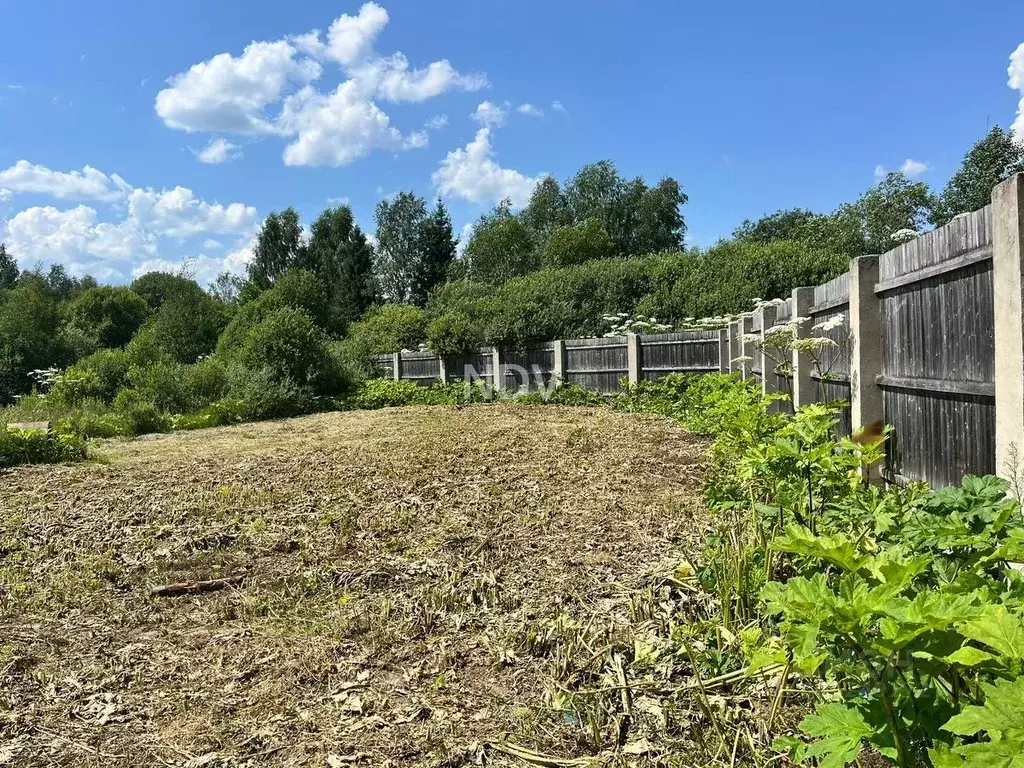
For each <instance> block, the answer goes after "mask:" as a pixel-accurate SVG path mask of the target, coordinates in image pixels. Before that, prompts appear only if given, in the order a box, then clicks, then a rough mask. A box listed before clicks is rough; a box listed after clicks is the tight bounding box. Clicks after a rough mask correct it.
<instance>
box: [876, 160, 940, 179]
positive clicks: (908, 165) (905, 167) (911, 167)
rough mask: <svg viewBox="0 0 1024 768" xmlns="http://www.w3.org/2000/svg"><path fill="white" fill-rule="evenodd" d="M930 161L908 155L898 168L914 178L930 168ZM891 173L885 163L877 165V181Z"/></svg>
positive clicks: (910, 177)
mask: <svg viewBox="0 0 1024 768" xmlns="http://www.w3.org/2000/svg"><path fill="white" fill-rule="evenodd" d="M929 167H930V166H929V165H928V163H924V162H921V161H920V160H914V159H913V158H910V157H908V158H907V159H906V160H904V161H903V163H902V164H901V165H900V167H899V168H898V169H897V170H898V172H899V173H902V174H903V175H904V176H906V177H907V178H908V179H912V178H914V177H916V176H920V175H921V174H922V173H924V172H925V171H927V170H928V169H929ZM888 175H889V169H888V168H886V167H885V166H884V165H876V166H875V181H882V180H884V179H885V177H886V176H888Z"/></svg>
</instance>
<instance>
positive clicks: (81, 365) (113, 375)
mask: <svg viewBox="0 0 1024 768" xmlns="http://www.w3.org/2000/svg"><path fill="white" fill-rule="evenodd" d="M127 385H128V355H127V353H126V352H125V351H124V350H121V349H101V350H99V351H97V352H94V353H93V354H91V355H89V356H88V357H85V358H82V359H81V360H79V361H78V362H77V363H76V364H75V365H73V366H71V367H70V368H68V369H67V370H65V371H64V372H63V373H62V374H61V376H60V379H59V380H58V382H57V383H56V384H54V386H53V388H52V389H51V390H50V395H49V396H50V399H52V400H53V401H54V402H56V403H61V404H64V405H67V406H73V405H78V404H79V403H81V402H82V401H83V400H85V399H87V398H97V399H99V400H103V401H106V402H108V403H109V402H111V401H112V400H113V399H114V397H115V396H116V395H117V392H118V390H119V389H121V388H122V387H125V386H127Z"/></svg>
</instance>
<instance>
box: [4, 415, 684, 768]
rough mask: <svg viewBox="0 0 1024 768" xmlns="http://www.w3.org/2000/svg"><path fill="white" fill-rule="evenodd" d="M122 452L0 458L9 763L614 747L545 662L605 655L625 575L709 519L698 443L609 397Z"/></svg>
mask: <svg viewBox="0 0 1024 768" xmlns="http://www.w3.org/2000/svg"><path fill="white" fill-rule="evenodd" d="M102 451H103V453H104V454H105V457H104V460H103V462H101V463H91V464H83V465H74V466H62V467H45V468H23V469H19V470H14V471H10V472H8V473H6V474H0V764H4V762H5V758H6V761H7V764H11V765H15V764H16V765H19V766H44V765H45V766H52V765H65V766H148V765H173V766H191V767H192V768H196V767H197V766H204V765H205V766H222V765H223V766H264V765H294V766H299V765H303V766H305V765H310V766H346V765H356V764H361V765H367V766H412V765H417V766H419V765H422V766H446V765H450V766H456V765H463V764H476V763H479V762H488V763H489V764H492V765H504V764H511V762H513V761H512V759H511V758H509V757H508V756H506V755H504V754H502V753H500V752H498V751H496V750H485V749H484V745H485V744H486V743H488V742H492V741H504V740H509V741H513V742H517V743H521V744H526V745H529V746H532V747H534V748H537V749H540V750H544V751H558V752H559V753H561V754H573V755H585V754H588V753H589V754H593V753H595V752H596V751H597V750H598V749H599V748H600V747H601V745H600V744H596V743H594V740H593V739H589V738H588V737H587V736H586V734H585V731H586V728H585V727H581V725H585V724H581V723H579V722H577V720H576V718H574V717H566V716H565V715H564V710H560V709H559V708H557V707H553V706H552V696H551V686H550V684H549V683H550V681H551V680H552V677H553V676H554V677H555V678H564V677H565V675H567V674H571V673H572V672H573V670H578V669H581V668H582V667H583V666H585V663H584V662H581V661H580V659H581V658H583V657H589V656H591V655H592V654H593V653H596V654H597V655H598V656H600V654H601V652H602V649H601V648H596V649H595V648H594V647H593V639H594V638H595V637H597V636H599V635H600V633H599V632H597V629H596V627H595V617H601V616H602V613H603V612H605V611H607V610H608V609H607V606H608V604H609V603H608V601H609V599H611V598H610V596H613V595H615V594H619V593H621V592H622V590H623V585H633V587H632V588H635V587H636V585H637V584H638V583H639V582H640V581H642V580H643V579H645V578H647V576H645V575H646V574H650V573H652V572H657V571H658V568H659V566H660V564H661V563H664V562H678V561H679V560H681V559H683V558H685V557H692V556H693V553H694V552H695V551H699V544H698V543H697V542H698V539H699V537H700V535H701V533H702V531H703V529H704V521H703V518H702V514H703V513H702V511H701V507H700V501H699V488H700V480H699V476H700V469H701V467H700V459H701V454H702V446H701V444H700V443H699V442H698V441H696V440H695V439H694V438H692V437H690V436H688V435H686V434H685V433H684V432H682V431H681V430H680V429H678V428H676V427H674V426H673V425H672V424H670V423H669V422H667V421H664V420H661V419H655V418H645V417H642V416H636V415H626V414H619V413H615V412H612V411H609V410H603V409H572V408H556V407H524V406H479V407H469V408H463V409H452V408H418V409H394V410H386V411H376V412H360V413H344V414H326V415H320V416H313V417H308V418H303V419H295V420H291V421H281V422H274V423H266V424H258V425H242V426H238V427H232V428H226V429H218V430H209V431H205V432H195V433H186V434H176V435H171V436H160V437H153V438H145V439H139V440H135V441H131V442H121V443H116V442H115V443H108V444H105V445H104V446H103V447H102ZM668 572H669V573H671V568H669V571H668ZM243 573H244V574H245V578H244V582H243V584H242V586H241V587H240V588H237V589H226V590H224V591H220V592H214V593H209V594H203V595H196V596H183V597H161V598H156V597H152V596H151V595H150V592H149V590H150V588H151V587H152V586H153V585H157V584H164V583H169V582H179V581H192V580H199V579H210V578H216V577H221V576H231V575H238V574H243ZM650 595H651V598H650V601H649V602H650V603H651V604H650V605H648V606H647V607H644V606H642V605H639V604H634V603H636V600H635V598H630V600H631V601H632V602H630V606H631V610H632V611H633V613H634V614H637V613H638V612H639V613H642V614H649V613H653V612H656V606H655V605H654V603H655V602H656V598H657V594H656V592H655V591H653V590H651V591H650ZM641 602H642V601H641ZM597 623H598V624H600V623H601V622H600V621H598V622H597ZM613 623H614V622H613ZM573 627H575V629H574V630H572V631H570V628H573ZM614 631H615V630H614V627H612V628H611V629H610V630H609V629H608V628H607V627H605V628H603V629H602V630H601V632H603V633H604V634H605V636H607V635H608V633H609V632H611V633H614ZM611 663H612V664H614V663H615V658H614V657H612V658H611ZM595 738H598V739H599V738H600V736H599V735H597V736H596V737H595Z"/></svg>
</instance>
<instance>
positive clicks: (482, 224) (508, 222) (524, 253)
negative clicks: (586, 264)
mask: <svg viewBox="0 0 1024 768" xmlns="http://www.w3.org/2000/svg"><path fill="white" fill-rule="evenodd" d="M511 208H512V205H511V202H510V201H509V200H503V201H502V202H501V203H500V204H499V205H498V206H497V207H496V208H495V209H494V211H492V212H491V213H489V214H486V215H484V216H481V217H480V220H479V221H478V222H477V224H476V227H475V228H474V230H473V236H472V237H471V238H470V239H469V243H468V244H467V245H466V259H467V260H468V261H469V274H470V277H472V278H473V279H474V280H480V281H481V282H485V283H495V284H497V283H505V282H508V281H509V280H511V279H512V278H513V277H516V276H517V275H524V274H526V273H527V272H530V271H532V270H534V269H536V268H537V267H539V266H540V256H539V254H538V253H537V250H536V248H535V247H534V242H533V237H532V235H531V233H530V230H529V229H527V228H526V225H525V224H523V222H522V219H520V218H519V217H518V216H513V215H512V211H511Z"/></svg>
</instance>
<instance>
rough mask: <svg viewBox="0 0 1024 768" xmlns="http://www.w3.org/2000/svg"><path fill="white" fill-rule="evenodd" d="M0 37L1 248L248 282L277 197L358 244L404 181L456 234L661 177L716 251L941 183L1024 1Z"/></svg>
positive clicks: (229, 10)
mask: <svg viewBox="0 0 1024 768" xmlns="http://www.w3.org/2000/svg"><path fill="white" fill-rule="evenodd" d="M0 25H2V28H3V29H4V30H5V35H4V45H3V47H2V48H0V240H5V241H6V242H7V244H8V248H9V249H10V250H12V251H13V252H14V254H15V255H16V256H17V257H18V258H19V259H20V260H21V263H22V265H23V266H31V265H32V264H34V263H35V262H36V261H42V262H44V263H47V262H51V261H54V260H59V261H64V262H65V263H68V264H70V265H71V266H72V268H73V269H74V270H75V271H76V272H78V273H84V272H89V273H92V274H94V275H96V276H97V277H100V278H103V279H106V280H110V281H114V282H119V281H125V280H130V279H131V278H132V275H133V273H139V272H141V271H145V270H146V269H149V268H154V267H162V268H165V269H166V268H174V266H175V265H176V264H179V263H180V261H181V259H182V258H183V257H190V258H191V259H192V261H191V265H192V267H191V268H192V269H193V270H194V271H195V272H196V273H197V276H198V277H199V278H200V279H202V280H207V279H210V278H211V277H212V276H213V275H215V274H216V273H217V272H219V271H220V270H221V269H223V268H225V267H228V268H233V269H236V270H238V269H242V268H243V267H244V262H245V259H246V256H247V253H248V247H249V244H250V243H251V240H252V236H253V233H254V232H255V230H256V228H257V227H258V225H259V222H260V221H261V220H262V218H263V217H264V216H265V215H266V214H267V213H268V212H270V211H271V210H274V209H280V208H283V207H285V206H287V205H294V206H296V207H297V208H298V209H299V211H300V213H301V214H302V216H303V220H304V221H305V222H307V223H308V222H309V221H311V220H312V218H313V217H314V216H315V215H316V214H317V213H318V212H319V210H321V209H322V208H323V207H324V206H325V205H328V204H333V203H336V202H337V201H341V200H345V201H348V202H349V203H350V204H351V205H352V207H353V209H354V211H355V213H356V217H357V219H358V220H359V222H360V223H361V225H362V226H363V227H364V229H366V230H367V231H370V232H372V230H373V209H374V206H375V205H376V203H377V201H378V200H379V199H380V198H381V197H382V196H384V195H388V194H391V193H393V192H395V191H397V190H400V189H413V190H415V191H416V192H418V193H420V194H422V195H425V196H427V197H428V198H429V197H433V196H435V195H437V194H439V193H440V194H442V196H443V197H444V199H445V201H446V202H447V203H448V204H449V206H450V208H451V211H452V215H453V219H454V221H455V224H456V228H457V229H460V230H461V229H462V228H463V227H464V226H465V225H467V224H469V223H471V222H472V221H473V220H475V219H476V217H477V216H479V215H480V213H482V212H483V211H485V210H487V209H489V208H490V207H491V206H492V205H493V203H494V202H496V200H497V199H499V198H500V197H502V196H505V195H510V196H512V197H513V199H515V200H517V201H519V200H522V199H524V198H525V197H526V196H527V195H528V193H529V189H530V186H531V184H532V183H533V181H534V180H535V179H536V178H538V177H539V176H541V175H542V174H544V173H553V174H555V175H556V176H557V177H558V178H559V179H564V178H565V177H566V176H569V175H571V174H572V173H574V172H575V171H576V170H577V169H578V168H579V167H580V166H581V165H583V164H586V163H588V162H593V161H595V160H597V159H601V158H609V159H612V160H613V161H615V163H616V164H617V165H618V167H619V168H620V170H621V171H622V172H623V173H624V174H627V175H630V176H633V175H637V174H640V175H643V176H644V177H646V178H647V179H648V180H651V181H654V180H657V179H658V178H659V177H661V176H663V175H671V176H674V177H675V178H677V179H678V180H679V181H680V182H681V183H682V185H683V187H684V189H685V191H686V192H687V194H688V195H689V196H690V202H689V204H688V205H687V206H686V207H685V208H684V214H685V217H686V220H687V223H688V226H689V233H688V237H687V242H688V243H690V244H698V245H706V244H710V243H713V242H714V241H715V240H716V239H717V238H719V237H721V236H726V235H728V234H729V232H730V231H731V230H732V229H733V227H735V226H736V224H738V223H739V222H740V221H742V220H743V219H744V218H746V217H756V216H759V215H761V214H762V213H765V212H770V211H773V210H776V209H779V208H786V207H792V206H802V207H808V208H812V209H817V210H831V209H832V208H834V207H835V206H836V205H838V204H839V203H841V202H844V201H846V200H851V199H853V198H855V197H856V196H857V195H858V194H860V193H861V192H862V191H863V190H865V189H866V188H868V187H869V186H870V185H871V184H873V183H874V176H875V173H876V168H877V167H878V166H883V167H885V168H889V169H897V168H900V167H901V166H902V165H903V164H904V163H907V161H908V160H909V161H913V162H911V163H909V164H908V165H907V167H908V168H909V169H910V170H911V171H912V172H913V173H914V174H915V175H916V176H917V177H919V178H922V179H924V180H925V181H927V182H929V183H930V184H931V185H932V186H933V187H939V186H941V185H942V183H944V181H945V180H946V179H947V178H948V177H949V175H950V174H951V173H952V172H953V171H954V170H955V169H956V167H957V165H958V163H959V160H960V158H961V156H962V155H963V153H964V152H965V151H966V150H967V149H968V147H969V146H970V144H971V143H973V142H974V141H975V140H977V139H978V138H979V137H980V136H981V135H983V134H984V132H985V131H986V130H987V129H988V127H990V126H991V125H994V124H999V125H1002V126H1004V127H1007V128H1008V127H1010V125H1011V124H1012V123H1013V122H1014V120H1015V119H1016V118H1017V113H1018V106H1019V104H1020V102H1021V100H1022V98H1024V48H1021V49H1020V51H1019V52H1018V54H1017V56H1016V58H1015V59H1014V62H1015V64H1014V66H1015V67H1016V70H1015V71H1013V72H1010V73H1009V74H1008V67H1010V66H1011V55H1012V54H1014V52H1015V51H1017V50H1018V46H1021V43H1022V41H1024V3H1020V2H1019V0H1018V1H1017V2H1013V1H1010V0H1006V1H1004V0H986V2H984V3H964V2H962V0H958V1H956V2H953V1H952V0H928V1H927V2H926V1H924V0H904V1H903V2H896V1H894V0H888V2H881V1H877V0H862V2H860V3H857V4H845V3H844V4H839V3H828V2H782V3H770V4H769V3H764V2H753V1H750V2H731V3H689V2H657V3H656V2H633V3H626V2H610V1H601V2H598V1H597V0H557V1H556V0H547V1H546V2H537V1H534V0H520V1H519V2H516V3H510V2H481V0H459V1H457V2H448V1H446V0H444V1H442V0H438V2H434V3H426V2H422V0H420V1H417V2H414V1H412V0H381V1H380V4H379V5H374V4H367V5H360V4H359V3H358V2H352V3H349V2H330V3H328V2H319V1H315V2H312V1H310V2H297V3H290V4H282V3H280V2H268V1H264V0H247V2H245V3H244V4H243V3H233V2H232V3H229V2H213V1H212V0H179V1H177V2H174V3H148V2H146V3H142V2H138V1H137V0H132V1H131V2H128V1H127V0H106V2H104V3H102V4H91V3H73V2H52V1H49V0H37V1H36V2H32V3H23V2H13V0H8V2H6V3H3V4H0ZM314 30H319V32H318V33H313V31H314ZM253 41H256V42H255V44H253V45H250V44H252V43H253ZM1010 81H1012V84H1013V87H1011V86H1010ZM484 102H486V105H485V106H484V107H483V108H481V104H482V103H484ZM523 105H531V106H532V108H533V109H532V110H531V109H529V108H527V107H524V106H523ZM1022 125H1024V122H1022ZM204 150H205V151H204ZM203 160H205V161H206V162H203Z"/></svg>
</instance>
